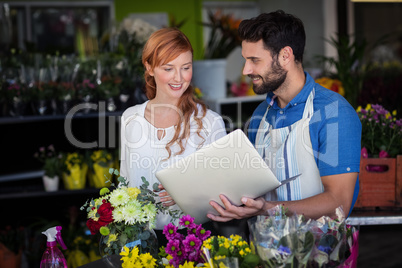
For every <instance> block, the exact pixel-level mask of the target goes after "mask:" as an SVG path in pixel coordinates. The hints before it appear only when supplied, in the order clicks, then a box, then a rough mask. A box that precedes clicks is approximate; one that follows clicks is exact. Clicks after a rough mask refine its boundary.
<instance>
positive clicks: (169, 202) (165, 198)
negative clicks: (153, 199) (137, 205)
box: [158, 184, 176, 207]
mask: <svg viewBox="0 0 402 268" xmlns="http://www.w3.org/2000/svg"><path fill="white" fill-rule="evenodd" d="M158 188H159V193H158V195H159V197H160V199H161V202H162V204H163V205H164V206H165V207H170V206H173V205H175V204H176V202H175V201H174V200H173V198H172V197H171V196H170V195H169V193H168V192H166V190H165V188H164V187H163V185H162V184H159V185H158Z"/></svg>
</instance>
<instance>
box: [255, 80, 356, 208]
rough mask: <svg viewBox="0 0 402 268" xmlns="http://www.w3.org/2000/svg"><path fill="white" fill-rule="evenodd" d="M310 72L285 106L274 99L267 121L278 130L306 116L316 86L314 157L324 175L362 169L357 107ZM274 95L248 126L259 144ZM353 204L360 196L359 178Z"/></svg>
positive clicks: (312, 119) (313, 118)
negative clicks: (264, 118)
mask: <svg viewBox="0 0 402 268" xmlns="http://www.w3.org/2000/svg"><path fill="white" fill-rule="evenodd" d="M305 75H306V84H305V85H304V87H303V89H302V90H301V91H300V92H299V94H298V95H297V96H296V97H294V98H293V99H292V100H291V101H290V102H289V103H288V104H287V105H286V107H285V108H280V107H279V106H278V104H277V102H276V101H274V103H273V105H272V107H271V109H270V110H269V112H268V114H267V116H266V120H267V122H268V123H269V124H270V125H272V126H273V128H274V129H277V128H283V127H286V126H289V125H292V124H293V123H295V122H296V121H299V120H300V119H302V116H303V111H304V106H305V104H306V101H307V98H308V96H309V94H310V92H311V91H312V90H313V88H314V89H315V97H314V101H313V105H314V114H313V116H312V118H311V120H310V125H309V129H310V138H311V144H312V149H313V152H314V157H315V160H316V163H317V167H318V169H319V171H320V175H321V176H328V175H335V174H342V173H349V172H359V169H360V151H361V123H360V119H359V117H358V115H357V113H356V111H355V110H354V108H353V107H352V106H351V105H350V104H349V102H348V101H346V100H345V99H344V98H343V97H342V96H341V95H339V94H338V93H335V92H333V91H331V90H329V89H326V88H324V87H322V86H321V85H319V84H317V83H315V81H314V79H313V78H312V77H311V76H310V75H309V74H308V73H305ZM273 96H274V94H273V93H268V94H267V99H266V100H265V101H263V102H262V103H261V104H260V105H259V106H258V107H257V109H256V110H255V111H254V113H253V116H252V118H251V120H250V124H249V126H248V136H249V139H250V141H251V142H252V143H253V144H254V145H255V140H256V133H257V130H258V127H259V125H260V122H261V118H262V117H263V116H264V114H265V112H266V110H267V108H268V104H269V103H270V102H271V100H272V98H273ZM356 184H357V185H356V187H355V194H354V198H353V203H352V207H351V209H352V208H353V205H354V203H355V201H356V199H357V194H358V190H359V187H358V181H357V183H356Z"/></svg>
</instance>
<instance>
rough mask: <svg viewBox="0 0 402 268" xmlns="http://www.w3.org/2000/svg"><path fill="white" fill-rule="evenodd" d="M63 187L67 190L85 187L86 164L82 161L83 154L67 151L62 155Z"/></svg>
mask: <svg viewBox="0 0 402 268" xmlns="http://www.w3.org/2000/svg"><path fill="white" fill-rule="evenodd" d="M63 159H64V161H63V162H64V172H63V174H62V176H63V182H64V187H65V188H66V189H68V190H77V189H83V188H85V184H86V178H87V172H88V165H87V164H86V163H85V161H84V156H83V155H82V154H80V153H78V152H74V153H67V154H66V155H65V156H63Z"/></svg>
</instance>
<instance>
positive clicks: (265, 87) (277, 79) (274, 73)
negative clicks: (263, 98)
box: [249, 60, 288, 95]
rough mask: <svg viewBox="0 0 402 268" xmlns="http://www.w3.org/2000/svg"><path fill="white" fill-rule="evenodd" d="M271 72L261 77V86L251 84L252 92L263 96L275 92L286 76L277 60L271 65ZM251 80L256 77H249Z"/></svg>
mask: <svg viewBox="0 0 402 268" xmlns="http://www.w3.org/2000/svg"><path fill="white" fill-rule="evenodd" d="M271 67H272V70H271V71H270V72H267V73H266V74H264V75H263V77H262V76H260V77H261V79H262V84H261V85H259V86H257V85H255V84H253V90H254V92H255V93H256V94H258V95H263V94H266V93H268V92H274V91H275V90H277V89H278V88H279V87H280V86H281V85H282V84H283V82H285V80H286V76H287V74H288V72H287V71H285V70H284V69H283V68H282V67H281V66H280V65H279V62H278V60H276V61H274V62H273V63H272V66H271ZM249 76H250V77H251V78H253V77H257V76H256V75H249Z"/></svg>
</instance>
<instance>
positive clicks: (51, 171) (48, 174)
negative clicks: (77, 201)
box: [34, 144, 62, 192]
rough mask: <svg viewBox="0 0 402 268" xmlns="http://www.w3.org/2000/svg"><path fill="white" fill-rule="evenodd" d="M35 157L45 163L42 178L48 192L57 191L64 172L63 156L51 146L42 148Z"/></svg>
mask: <svg viewBox="0 0 402 268" xmlns="http://www.w3.org/2000/svg"><path fill="white" fill-rule="evenodd" d="M34 157H35V158H36V159H38V160H39V161H40V162H42V163H43V170H44V175H43V177H42V179H43V184H44V186H45V190H46V191H47V192H52V191H57V190H58V188H59V180H60V175H61V171H62V162H61V161H62V160H61V158H62V156H61V154H59V153H57V152H56V150H55V148H54V146H53V145H52V144H51V145H49V146H48V147H40V148H39V151H38V152H36V153H35V154H34Z"/></svg>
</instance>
